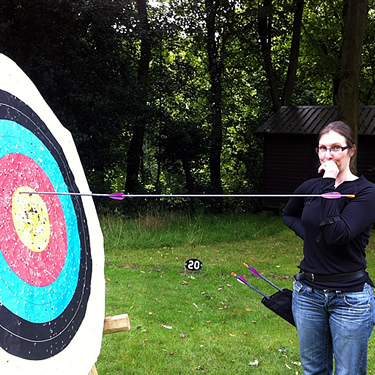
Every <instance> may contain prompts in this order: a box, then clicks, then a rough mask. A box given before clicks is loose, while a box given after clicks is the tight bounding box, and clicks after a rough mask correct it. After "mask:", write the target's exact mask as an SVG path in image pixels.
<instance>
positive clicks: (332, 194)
mask: <svg viewBox="0 0 375 375" xmlns="http://www.w3.org/2000/svg"><path fill="white" fill-rule="evenodd" d="M322 197H323V198H328V199H337V198H341V194H340V193H339V192H338V191H331V192H329V193H324V194H322Z"/></svg>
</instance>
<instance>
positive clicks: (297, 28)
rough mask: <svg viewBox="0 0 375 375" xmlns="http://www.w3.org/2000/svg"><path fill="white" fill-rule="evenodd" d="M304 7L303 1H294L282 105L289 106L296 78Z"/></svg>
mask: <svg viewBox="0 0 375 375" xmlns="http://www.w3.org/2000/svg"><path fill="white" fill-rule="evenodd" d="M304 5H305V1H304V0H295V1H294V7H295V10H294V21H293V37H292V45H291V47H290V55H289V65H288V73H287V76H286V81H285V86H284V92H283V97H282V105H290V104H291V99H292V94H293V89H294V84H295V81H296V77H297V66H298V57H299V48H300V42H301V29H302V16H303V8H304Z"/></svg>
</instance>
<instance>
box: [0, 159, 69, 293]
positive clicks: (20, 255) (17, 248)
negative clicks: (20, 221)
mask: <svg viewBox="0 0 375 375" xmlns="http://www.w3.org/2000/svg"><path fill="white" fill-rule="evenodd" d="M0 176H1V183H2V185H0V189H1V188H2V196H3V199H2V203H1V204H0V222H2V224H0V251H1V253H2V254H3V257H4V258H5V260H6V262H7V263H8V265H9V267H10V268H11V269H12V270H13V272H14V273H15V274H16V275H17V276H18V277H20V278H21V279H22V280H23V281H25V282H27V283H28V284H30V285H33V286H40V287H42V286H47V285H49V284H51V283H53V282H54V281H55V280H56V279H57V277H58V276H59V274H60V272H61V270H62V268H63V267H64V262H65V258H66V254H67V235H66V229H67V228H66V224H65V218H64V212H63V209H62V207H61V203H60V200H59V197H58V196H57V195H44V196H41V198H42V199H43V201H44V203H45V204H46V206H47V209H48V215H49V221H50V229H51V235H50V241H49V243H48V246H47V248H46V249H45V250H44V251H42V252H39V253H38V252H35V251H32V250H30V249H29V248H27V247H26V246H25V245H24V244H23V243H22V241H21V240H20V238H19V237H18V235H17V233H16V230H15V227H14V223H13V219H12V197H13V194H14V192H15V191H16V190H17V189H18V188H19V187H20V186H28V187H30V188H31V189H33V190H35V191H55V190H54V188H53V186H52V184H51V182H50V180H49V178H48V176H47V175H46V174H45V173H44V171H43V170H42V168H41V167H40V166H39V165H38V164H37V163H36V162H35V161H34V160H33V159H31V158H30V157H28V156H26V155H23V154H16V153H11V154H7V155H5V156H3V157H2V158H1V159H0Z"/></svg>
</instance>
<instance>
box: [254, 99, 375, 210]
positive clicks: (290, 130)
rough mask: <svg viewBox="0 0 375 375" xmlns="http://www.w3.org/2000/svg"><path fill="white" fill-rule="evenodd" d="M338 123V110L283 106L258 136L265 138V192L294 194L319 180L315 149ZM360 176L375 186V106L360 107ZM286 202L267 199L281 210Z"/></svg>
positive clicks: (358, 166) (259, 130)
mask: <svg viewBox="0 0 375 375" xmlns="http://www.w3.org/2000/svg"><path fill="white" fill-rule="evenodd" d="M335 120H337V107H328V106H301V107H281V108H280V109H279V110H278V111H277V112H275V113H274V114H273V115H272V116H271V117H270V118H269V119H268V120H267V121H266V122H265V123H264V124H263V125H262V126H261V127H260V128H258V129H257V131H256V133H257V134H258V136H262V137H263V139H264V160H263V192H264V193H266V194H277V193H279V194H291V193H293V191H294V190H295V189H296V187H297V186H299V185H300V184H301V183H302V182H303V181H305V180H307V179H310V178H314V177H318V176H319V175H318V173H317V169H318V166H319V160H318V156H317V154H316V153H315V147H316V146H317V143H318V133H319V131H320V130H321V129H322V128H323V127H324V126H325V125H327V124H328V123H330V122H332V121H335ZM357 169H358V174H359V175H361V174H363V175H364V176H365V177H366V178H367V179H368V180H370V181H372V182H374V183H375V106H362V107H360V119H359V129H358V159H357ZM285 202H286V199H276V198H272V199H265V200H264V201H263V203H264V205H265V206H270V207H280V206H282V205H283V204H284V203H285Z"/></svg>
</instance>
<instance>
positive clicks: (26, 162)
mask: <svg viewBox="0 0 375 375" xmlns="http://www.w3.org/2000/svg"><path fill="white" fill-rule="evenodd" d="M2 58H3V59H4V58H5V57H4V56H2ZM1 62H4V60H0V66H1ZM6 63H7V64H8V65H9V62H8V61H6ZM2 68H3V67H2V66H1V68H0V70H2ZM16 73H17V71H16ZM21 73H22V72H21ZM0 74H1V73H0ZM22 75H23V73H22ZM17 77H18V76H17ZM0 78H1V77H0ZM13 78H14V77H13ZM21 78H24V77H22V76H21ZM26 78H27V77H26ZM17 84H18V83H17ZM17 84H16V86H17ZM27 84H28V85H29V86H30V85H31V82H30V81H29V80H28V79H27ZM30 88H31V89H32V90H33V91H35V90H36V89H35V88H34V87H33V86H30ZM15 91H17V90H15ZM34 94H35V93H34ZM22 95H24V94H22ZM38 95H39V97H40V94H38ZM40 98H41V97H40ZM40 100H41V103H42V104H37V107H39V108H44V107H45V104H44V103H45V102H44V100H43V99H42V98H41V99H40ZM31 101H32V102H34V101H35V97H34V96H33V98H32V100H31ZM44 110H46V111H47V115H48V116H49V117H48V116H47V117H46V118H47V119H48V118H51V113H50V112H51V111H50V110H49V108H48V106H47V109H46V108H44ZM48 111H49V112H48ZM41 113H43V111H42V112H41ZM55 123H56V121H53V125H54V126H52V128H53V131H54V133H55V134H54V133H53V132H52V131H51V129H50V128H51V125H52V124H49V125H50V126H47V123H46V122H45V121H44V120H43V119H42V116H40V115H39V114H37V112H36V111H35V110H34V109H32V108H31V107H30V106H29V105H28V104H27V103H26V102H25V101H23V100H21V99H20V98H19V97H17V96H16V95H14V94H12V93H11V92H9V91H7V90H2V89H0V193H1V197H2V198H1V204H0V218H1V220H0V348H1V349H0V351H1V352H0V367H1V368H2V369H4V370H5V369H7V368H8V369H9V370H10V371H9V372H8V373H12V374H18V373H21V372H22V373H23V372H24V371H25V369H30V368H31V367H33V366H34V369H35V371H37V372H38V374H47V373H50V371H53V373H54V374H60V373H61V374H63V373H66V372H67V371H72V369H73V368H75V369H76V371H75V372H74V373H75V374H81V373H82V374H87V373H88V372H89V371H90V369H91V367H92V366H93V365H94V363H95V361H96V358H97V355H98V354H99V351H100V342H101V336H102V328H103V321H104V286H103V284H104V277H103V278H102V279H99V280H97V275H99V277H102V276H103V269H102V267H103V261H102V259H101V257H103V251H102V250H103V249H102V245H100V244H102V237H101V231H100V226H99V224H98V221H97V216H96V213H95V209H94V208H93V207H92V206H93V203H92V199H91V198H88V197H85V198H82V197H79V196H67V195H38V194H26V193H25V192H38V191H49V192H54V191H58V192H79V191H80V189H79V186H78V185H77V180H76V177H78V180H79V181H80V184H81V185H84V188H85V189H86V191H87V189H88V187H87V182H86V180H85V178H84V175H83V176H82V174H83V171H82V169H81V166H80V163H79V167H78V168H77V157H76V158H75V159H72V155H70V160H69V159H68V158H67V156H66V155H67V153H66V151H68V152H71V150H70V151H69V150H64V147H63V146H62V145H61V144H60V143H59V141H61V139H58V138H57V137H56V134H58V133H59V132H60V130H59V128H58V127H56V126H55ZM59 125H60V124H59ZM61 127H62V126H61ZM61 134H62V135H64V137H65V138H66V135H67V133H66V132H65V129H64V132H62V133H61ZM73 146H74V144H73ZM69 147H70V149H71V147H72V144H71V143H70V144H69ZM73 155H76V150H75V148H74V149H73ZM73 161H74V164H72V162H73ZM78 162H79V159H78ZM71 165H72V167H71ZM77 169H78V171H77ZM87 198H88V201H89V202H90V203H89V204H88V203H87V202H83V199H87ZM86 212H87V213H88V214H89V215H90V219H89V220H88V217H89V216H88V215H87V214H86ZM92 214H94V216H93V217H92ZM93 220H94V221H93ZM90 226H92V227H93V228H94V230H95V239H94V241H98V240H99V242H94V241H93V239H92V238H91V237H93V234H92V233H93V232H92V230H93V229H92V228H91V229H90ZM98 227H99V228H98ZM98 229H99V230H98ZM94 243H95V244H99V245H94ZM98 246H99V247H98ZM95 257H96V258H95ZM98 257H99V258H98ZM93 304H95V307H94V306H93ZM92 309H95V311H91V310H92ZM92 325H95V326H92ZM85 358H86V359H87V361H85ZM4 366H5V367H4ZM30 366H31V367H30ZM80 368H82V370H80ZM17 371H19V372H17Z"/></svg>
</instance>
